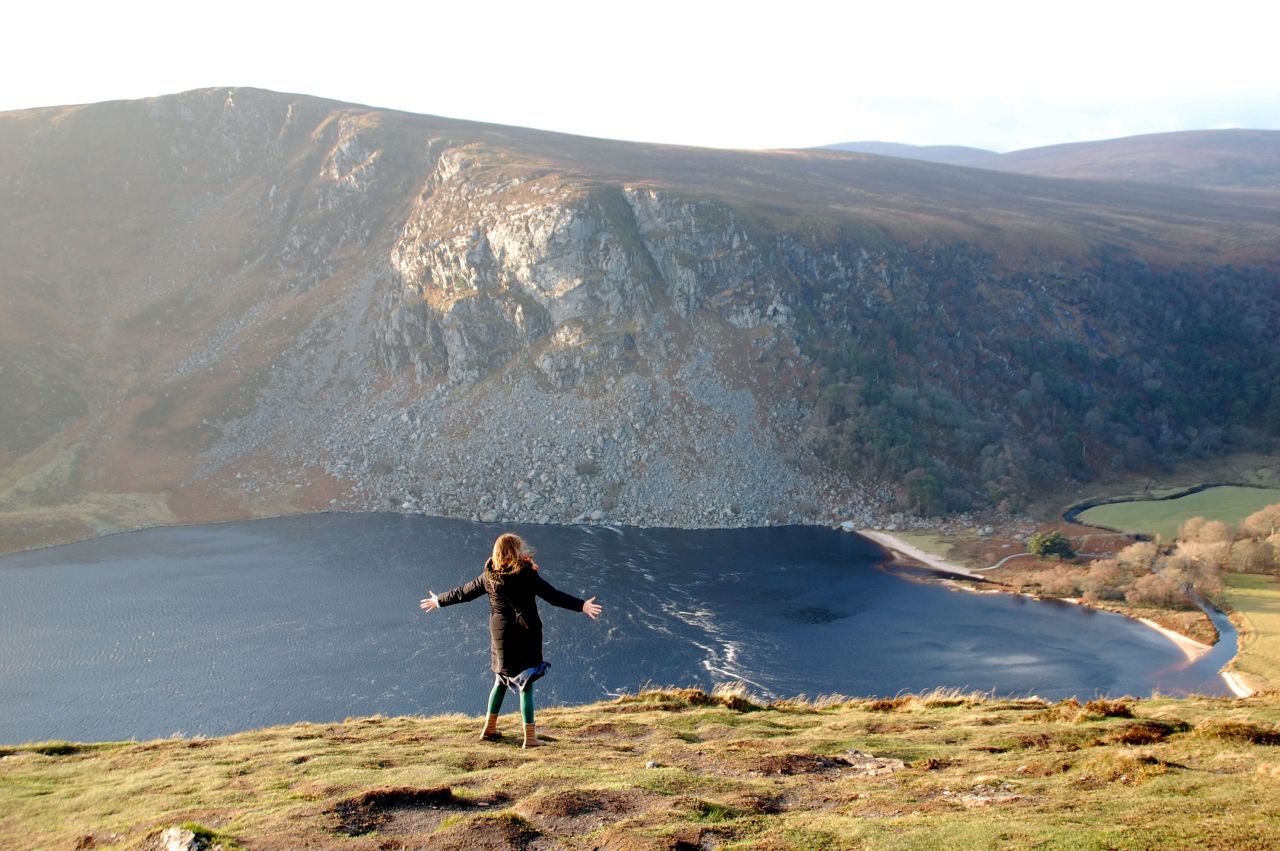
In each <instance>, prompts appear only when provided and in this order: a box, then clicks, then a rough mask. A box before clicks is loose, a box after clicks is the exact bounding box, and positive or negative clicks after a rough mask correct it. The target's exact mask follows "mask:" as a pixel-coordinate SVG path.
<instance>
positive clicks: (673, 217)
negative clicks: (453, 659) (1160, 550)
mask: <svg viewBox="0 0 1280 851" xmlns="http://www.w3.org/2000/svg"><path fill="white" fill-rule="evenodd" d="M0 155H2V156H0V188H3V196H0V220H2V221H3V223H4V226H3V229H2V230H0V258H3V261H4V262H3V264H0V308H2V310H0V366H2V367H3V369H2V370H0V392H3V393H4V398H5V405H4V411H3V413H2V414H0V426H2V429H0V514H3V522H2V523H0V530H2V531H3V534H4V535H5V536H6V537H5V540H4V541H3V542H2V543H3V544H4V546H5V547H10V548H11V547H17V546H24V545H29V544H32V543H43V542H47V541H50V540H57V539H61V538H66V537H72V536H77V535H82V534H88V533H91V532H101V531H107V530H110V529H114V528H121V527H127V526H129V525H133V524H140V523H155V522H174V521H189V520H208V519H217V518H226V517H243V516H251V515H257V514H267V513H279V512H284V511H299V510H317V509H326V508H338V509H344V510H378V509H383V510H385V509H393V510H403V511H418V512H426V513H432V514H442V515H449V516H461V517H476V518H479V519H485V520H492V521H501V522H515V521H536V522H573V521H578V522H605V523H639V524H648V525H681V526H686V525H697V526H703V525H741V524H763V523H774V522H799V521H819V520H822V521H825V520H830V519H836V518H841V519H842V518H844V517H847V516H852V517H854V518H855V519H857V520H859V521H860V522H872V521H875V520H881V521H884V520H887V519H888V518H889V517H890V515H891V514H892V513H894V512H897V511H903V510H907V511H930V512H932V511H942V510H952V511H954V510H964V509H968V508H971V507H981V506H982V505H985V504H987V503H998V502H1004V503H1005V507H1006V508H1016V507H1017V504H1018V503H1019V500H1020V499H1022V498H1024V497H1025V495H1026V494H1027V493H1028V492H1029V491H1033V490H1034V489H1035V488H1036V487H1037V486H1038V485H1039V484H1041V482H1039V481H1038V480H1039V478H1040V477H1045V476H1048V477H1061V476H1074V477H1079V478H1084V477H1088V476H1091V475H1098V474H1100V473H1102V472H1105V471H1106V470H1107V469H1112V468H1114V467H1116V466H1117V465H1118V466H1120V467H1124V466H1126V465H1128V466H1133V465H1139V466H1140V465H1142V464H1148V463H1152V462H1153V460H1154V457H1153V456H1154V455H1155V454H1156V453H1157V452H1160V451H1168V452H1172V453H1177V452H1188V451H1200V452H1212V451H1218V450H1221V449H1223V448H1224V447H1227V446H1228V445H1231V444H1232V441H1235V442H1236V443H1240V442H1248V441H1257V440H1259V439H1261V438H1260V435H1262V434H1263V433H1265V431H1266V429H1267V428H1268V422H1269V420H1268V416H1269V414H1268V411H1269V407H1268V406H1272V405H1273V396H1277V394H1276V393H1275V392H1273V390H1272V385H1271V382H1272V381H1273V380H1274V379H1273V377H1274V374H1275V370H1274V367H1275V365H1276V363H1277V351H1276V343H1275V340H1274V339H1273V337H1274V335H1272V334H1271V333H1270V331H1269V330H1268V329H1270V328H1273V327H1275V322H1276V320H1277V319H1280V306H1278V305H1280V300H1278V297H1277V292H1278V289H1277V287H1276V286H1275V284H1276V283H1277V278H1276V268H1277V266H1276V261H1277V259H1280V257H1278V253H1277V251H1276V248H1275V246H1276V245H1278V244H1280V240H1277V237H1280V195H1276V194H1275V193H1267V192H1258V193H1249V194H1240V193H1231V192H1226V191H1216V190H1194V189H1185V188H1177V187H1136V188H1135V187H1133V186H1128V185H1121V186H1118V187H1117V186H1114V185H1111V184H1106V183H1103V182H1094V183H1089V182H1084V181H1061V180H1047V179H1040V178H1031V177H1024V176H1021V175H994V174H993V175H989V176H984V175H983V174H982V173H979V172H975V171H973V170H970V169H963V168H954V167H950V166H944V165H934V164H928V163H907V162H904V161H902V160H893V159H885V158H880V157H873V156H865V155H857V154H839V153H830V152H724V151H710V150H706V149H690V148H674V147H664V146H652V145H633V144H628V143H618V142H605V141H601V140H591V139H582V138H578V137H570V136H561V135H557V134H550V133H540V132H536V131H528V130H521V129H519V128H505V127H495V126H488V125H479V124H473V123H468V122H458V121H450V120H446V119H439V118H433V117H429V116H413V115H406V114H401V113H394V112H388V111H379V110H374V109H369V108H364V107H354V106H350V105H344V104H336V103H332V102H327V101H322V100H318V99H314V98H305V97H298V96H287V95H278V94H274V93H270V92H262V91H257V90H243V89H241V90H226V89H221V90H203V91H198V92H189V93H186V94H183V95H175V96H171V97H164V98H157V99H153V100H150V101H139V102H127V103H110V104H97V105H92V106H85V107H64V108H53V109H47V110H33V111H26V112H21V113H10V114H6V115H2V116H0ZM1232 379H1234V380H1236V381H1242V382H1244V383H1245V384H1247V389H1246V390H1241V391H1240V392H1236V390H1234V389H1232V386H1231V380H1232ZM1179 382H1199V383H1200V384H1201V385H1203V384H1204V383H1205V382H1211V383H1213V384H1214V387H1213V388H1212V390H1213V392H1211V393H1208V394H1206V398H1208V399H1210V400H1211V402H1209V403H1205V404H1193V403H1192V402H1191V401H1188V400H1189V399H1190V398H1191V394H1190V393H1188V392H1185V391H1186V388H1179V387H1176V386H1175V385H1177V384H1178V383H1179ZM1135 387H1136V388H1137V389H1136V390H1135ZM1197 389H1202V388H1197ZM1224 405H1225V409H1224ZM1275 406H1280V401H1277V402H1276V403H1275ZM1277 410H1278V411H1280V407H1277Z"/></svg>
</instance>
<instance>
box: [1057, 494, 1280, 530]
mask: <svg viewBox="0 0 1280 851" xmlns="http://www.w3.org/2000/svg"><path fill="white" fill-rule="evenodd" d="M1277 502H1280V489H1277V488H1243V487H1234V486H1227V487H1219V488H1209V489H1208V490H1203V491H1200V492H1199V493H1193V494H1189V495H1187V496H1184V497H1180V498H1178V499H1162V500H1135V501H1133V502H1116V503H1111V504H1109V505H1097V506H1094V507H1093V508H1090V509H1089V510H1087V511H1084V512H1081V514H1080V516H1079V518H1078V519H1079V520H1080V522H1082V523H1089V524H1092V525H1096V526H1106V527H1109V528H1112V529H1120V530H1121V531H1124V532H1139V533H1142V534H1146V535H1160V536H1161V537H1162V538H1164V539H1165V540H1167V541H1171V540H1173V539H1174V538H1175V537H1177V534H1178V527H1179V526H1181V525H1182V523H1183V522H1185V521H1186V520H1188V519H1189V518H1192V517H1205V518H1208V519H1210V520H1225V521H1226V522H1228V523H1238V522H1240V521H1241V520H1243V519H1244V518H1246V517H1248V516H1249V515H1250V514H1252V513H1253V512H1255V511H1257V510H1258V509H1260V508H1263V507H1265V506H1268V505H1272V504H1274V503H1277Z"/></svg>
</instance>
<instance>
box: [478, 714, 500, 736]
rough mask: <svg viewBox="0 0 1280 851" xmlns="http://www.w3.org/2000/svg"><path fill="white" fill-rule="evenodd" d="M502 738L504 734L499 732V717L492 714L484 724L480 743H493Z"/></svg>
mask: <svg viewBox="0 0 1280 851" xmlns="http://www.w3.org/2000/svg"><path fill="white" fill-rule="evenodd" d="M501 738H502V734H501V733H499V732H498V716H497V714H495V713H491V714H490V715H489V717H488V718H486V719H485V722H484V731H483V732H482V733H480V741H482V742H492V741H496V740H498V739H501Z"/></svg>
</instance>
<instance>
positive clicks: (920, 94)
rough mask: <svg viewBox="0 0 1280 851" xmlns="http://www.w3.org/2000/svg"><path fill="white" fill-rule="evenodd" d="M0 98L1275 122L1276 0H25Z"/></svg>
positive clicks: (1178, 124)
mask: <svg viewBox="0 0 1280 851" xmlns="http://www.w3.org/2000/svg"><path fill="white" fill-rule="evenodd" d="M6 19H7V20H6V30H7V31H8V32H7V38H6V39H5V46H4V49H3V50H0V111H4V110H12V109H25V108H30V107H38V106H53V105H61V104H69V103H89V102H95V101H103V100H116V99H122V98H142V97H151V96H156V95H162V94H170V93H174V92H179V91H185V90H188V89H194V88H203V87H209V86H254V87H258V88H266V89H274V90H276V91H282V92H296V93H302V94H310V95H318V96H322V97H328V98H334V99H337V100H343V101H351V102H356V103H363V104H369V105H372V106H378V107H388V108H394V109H401V110H407V111H410V112H419V113H429V114H434V115H442V116H448V117H452V118H467V119H474V120H480V121H490V122H495V123H499V124H514V125H520V126H525V127H538V128H543V129H548V130H558V131H563V132H569V133H579V134H583V135H588V136H601V137H607V138H616V139H631V140H637V141H647V142H669V143H680V144H691V145H705V146H712V147H730V148H777V147H808V146H812V145H823V144H830V143H835V142H844V141H865V140H881V141H891V142H905V143H909V144H920V145H932V144H955V145H972V146H976V147H983V148H991V149H995V150H1001V151H1005V150H1015V149H1019V148H1026V147H1033V146H1038V145H1047V144H1055V143H1059V142H1072V141H1083V140H1087V139H1105V138H1115V137H1119V136H1127V135H1134V134H1138V133H1155V132H1166V131H1173V130H1190V129H1205V128H1222V127H1253V128H1262V129H1280V62H1277V60H1276V58H1275V57H1276V54H1277V51H1276V46H1275V44H1276V33H1277V32H1280V3H1276V2H1274V0H1272V1H1271V2H1258V0H1251V1H1250V2H1245V1H1244V0H1215V2H1213V3H1204V2H1203V0H1201V2H1197V3H1190V2H1181V0H1166V2H1147V1H1146V0H1110V2H1096V0H1073V2H1070V3H1067V2H1044V0H1041V2H1037V0H1022V2H983V0H971V1H970V2H956V0H952V2H945V3H944V2H918V0H893V2H887V1H886V2H878V3H864V2H849V0H846V2H840V0H825V2H813V0H791V2H767V3H766V2H758V3H753V2H750V0H738V2H719V1H718V0H708V1H707V2H699V0H683V2H668V0H651V2H645V3H609V2H601V0H594V2H537V0H526V2H505V1H504V2H484V0H454V1H453V2H451V3H448V4H443V3H435V2H431V0H419V2H416V3H414V2H409V0H402V2H397V3H387V2H383V0H364V2H350V0H349V1H348V2H345V3H336V2H330V0H313V2H305V3H302V2H299V3H277V2H272V0H257V2H243V0H225V2H219V3H213V4H190V3H182V2H175V0H169V2H165V3H159V2H129V0H122V2H116V3H103V2H101V0H96V2H91V3H82V2H57V0H46V2H43V3H34V2H20V3H19V4H17V5H14V4H11V5H10V7H9V8H8V9H7V11H6Z"/></svg>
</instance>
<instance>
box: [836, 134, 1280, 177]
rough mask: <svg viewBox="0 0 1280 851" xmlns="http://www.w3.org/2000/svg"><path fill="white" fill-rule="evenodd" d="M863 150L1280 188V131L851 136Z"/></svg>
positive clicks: (1025, 169)
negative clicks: (958, 140)
mask: <svg viewBox="0 0 1280 851" xmlns="http://www.w3.org/2000/svg"><path fill="white" fill-rule="evenodd" d="M826 149H828V150H842V151H862V152H865V153H872V154H882V155H884V156H893V157H904V158H906V159H914V160H924V161H928V162H943V163H950V164H953V165H968V166H973V167H975V168H986V169H992V170H995V171H1005V172H1015V173H1018V174H1033V175H1039V176H1041V177H1068V178H1076V179H1084V180H1131V181H1140V182H1143V183H1164V184H1170V185H1174V186H1197V187H1210V188H1222V189H1271V190H1275V189H1280V130H1189V131H1184V132H1180V133H1154V134H1149V135H1145V136H1129V137H1126V138H1123V139H1108V140H1105V141H1100V142H1073V143H1070V144H1065V145H1049V146H1047V147H1043V148H1027V149H1025V150H1021V151H1011V152H1009V153H1005V154H1000V153H996V152H995V151H984V150H983V149H981V148H964V147H959V146H954V145H932V146H924V147H921V146H916V145H899V144H895V143H892V142H846V143H842V144H837V145H828V146H826Z"/></svg>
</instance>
